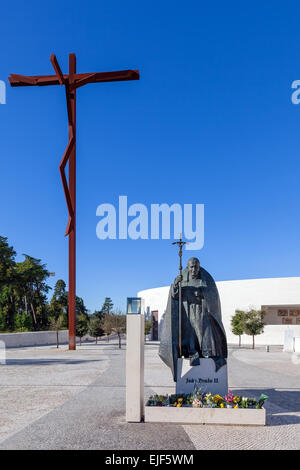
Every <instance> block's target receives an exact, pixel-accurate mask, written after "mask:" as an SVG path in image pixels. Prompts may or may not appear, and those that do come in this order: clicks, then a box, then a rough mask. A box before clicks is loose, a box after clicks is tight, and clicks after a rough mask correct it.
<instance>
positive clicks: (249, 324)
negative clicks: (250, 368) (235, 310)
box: [245, 308, 265, 349]
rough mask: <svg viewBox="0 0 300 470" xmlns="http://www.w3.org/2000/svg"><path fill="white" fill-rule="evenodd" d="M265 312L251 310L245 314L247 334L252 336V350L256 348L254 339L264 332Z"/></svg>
mask: <svg viewBox="0 0 300 470" xmlns="http://www.w3.org/2000/svg"><path fill="white" fill-rule="evenodd" d="M264 315H265V312H264V311H263V310H255V309H253V308H251V309H250V310H248V311H247V312H245V333H246V334H247V335H251V336H252V349H254V348H255V341H254V338H255V336H256V335H260V334H261V333H263V331H264V322H263V318H264Z"/></svg>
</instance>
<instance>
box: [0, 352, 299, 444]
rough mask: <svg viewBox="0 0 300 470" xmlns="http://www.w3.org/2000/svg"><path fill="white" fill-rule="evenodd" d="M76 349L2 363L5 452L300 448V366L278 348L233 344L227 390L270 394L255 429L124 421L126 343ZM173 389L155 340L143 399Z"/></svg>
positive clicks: (19, 355) (26, 355)
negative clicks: (268, 349)
mask: <svg viewBox="0 0 300 470" xmlns="http://www.w3.org/2000/svg"><path fill="white" fill-rule="evenodd" d="M71 353H72V354H69V352H68V351H60V352H54V350H51V351H50V350H49V348H48V349H47V348H42V349H39V348H36V349H35V351H33V350H32V349H30V348H29V349H26V352H24V351H22V350H19V352H18V353H15V352H14V353H13V354H12V356H10V357H9V358H8V359H10V360H11V362H10V361H9V362H8V364H7V366H0V394H1V393H2V395H1V396H0V398H2V399H1V402H0V403H2V413H3V412H4V408H5V413H7V414H6V417H7V420H5V422H4V423H3V425H2V442H1V443H0V449H107V450H108V449H112V450H122V449H126V450H132V449H146V450H172V449H174V450H193V449H199V450H200V449H207V450H210V449H300V367H299V365H297V364H295V363H293V362H292V357H291V355H290V356H289V355H288V354H286V353H283V352H282V351H281V350H280V349H279V350H273V351H272V355H273V356H272V357H271V356H270V355H269V356H267V354H270V353H266V352H265V351H264V349H263V348H257V349H256V350H254V351H252V350H250V349H246V348H244V349H242V350H238V349H237V348H230V355H229V359H228V371H229V386H230V388H231V389H232V390H233V391H234V392H235V393H238V394H244V395H247V396H256V397H258V396H259V394H260V393H261V392H264V393H266V394H267V395H268V396H269V400H267V402H266V411H267V426H265V427H251V428H249V427H239V426H218V425H213V426H212V425H184V426H182V425H177V424H173V425H172V424H154V423H126V421H125V375H124V374H125V349H124V345H123V348H122V349H121V350H119V349H118V348H117V345H116V343H109V344H100V345H97V346H96V345H95V344H87V345H83V346H82V348H81V349H80V348H78V350H77V351H75V352H71ZM73 353H74V354H73ZM66 358H67V359H66ZM274 363H275V364H276V367H274ZM2 367H5V368H4V369H2ZM56 387H57V390H56ZM26 390H27V392H26ZM174 390H175V387H174V384H173V382H172V377H171V373H170V371H169V369H168V368H167V367H166V366H165V365H164V364H163V363H162V361H161V360H160V359H159V357H158V345H157V344H151V343H148V344H147V345H146V348H145V396H146V397H148V396H149V395H150V394H152V393H154V392H157V393H173V392H174ZM24 391H25V395H26V393H27V395H26V396H25V395H24ZM39 391H40V393H39ZM47 391H48V394H47ZM10 393H11V398H9V394H10ZM23 396H24V399H23V402H22V397H23ZM37 396H38V397H39V398H38V400H36V401H34V398H35V399H36V397H37ZM18 401H19V403H18V405H17V409H16V411H15V410H14V408H15V406H16V402H18ZM4 404H5V406H3V405H4ZM0 429H1V428H0Z"/></svg>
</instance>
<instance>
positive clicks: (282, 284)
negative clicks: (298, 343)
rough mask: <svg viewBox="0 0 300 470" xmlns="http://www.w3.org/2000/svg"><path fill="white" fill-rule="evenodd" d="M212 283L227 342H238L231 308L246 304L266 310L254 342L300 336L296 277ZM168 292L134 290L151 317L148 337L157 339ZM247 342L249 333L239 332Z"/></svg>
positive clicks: (299, 291)
mask: <svg viewBox="0 0 300 470" xmlns="http://www.w3.org/2000/svg"><path fill="white" fill-rule="evenodd" d="M216 284H217V288H218V291H219V295H220V300H221V308H222V321H223V325H224V328H225V331H226V335H227V342H228V343H237V342H238V337H237V336H235V335H233V334H232V331H231V325H230V323H231V318H232V316H233V315H234V313H235V310H236V309H239V310H246V309H248V308H249V307H253V308H255V309H263V310H264V311H265V312H266V314H265V317H264V323H265V327H264V332H263V333H262V334H260V335H258V336H256V338H255V343H256V344H264V345H284V341H285V338H287V337H300V277H282V278H271V279H245V280H240V281H219V282H216ZM168 294H169V286H166V287H157V288H154V289H147V290H143V291H140V292H139V293H138V297H141V298H142V299H143V304H142V305H143V309H144V313H145V315H147V316H148V317H151V318H152V319H153V325H154V326H153V331H152V339H158V340H159V339H160V333H161V327H162V323H163V314H164V312H165V309H166V306H167V300H168ZM250 343H252V337H251V336H248V335H243V336H242V344H250Z"/></svg>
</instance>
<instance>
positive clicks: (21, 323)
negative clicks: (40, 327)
mask: <svg viewBox="0 0 300 470" xmlns="http://www.w3.org/2000/svg"><path fill="white" fill-rule="evenodd" d="M14 323H15V325H14V326H15V329H16V330H18V331H31V330H32V318H31V316H30V315H26V313H25V312H22V313H17V314H16V316H15V322H14Z"/></svg>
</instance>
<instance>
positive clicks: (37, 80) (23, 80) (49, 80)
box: [8, 70, 140, 88]
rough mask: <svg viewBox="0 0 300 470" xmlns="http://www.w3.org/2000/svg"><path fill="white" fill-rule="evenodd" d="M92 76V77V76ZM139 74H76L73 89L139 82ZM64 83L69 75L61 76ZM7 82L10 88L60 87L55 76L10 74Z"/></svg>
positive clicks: (135, 71) (136, 72)
mask: <svg viewBox="0 0 300 470" xmlns="http://www.w3.org/2000/svg"><path fill="white" fill-rule="evenodd" d="M92 75H93V76H92ZM139 78H140V74H139V71H138V70H121V71H119V72H96V73H93V74H91V73H76V74H75V75H74V76H73V79H74V86H75V88H77V87H76V85H77V83H78V85H79V86H82V85H81V84H80V82H81V83H82V84H85V83H84V82H85V80H86V83H101V82H122V81H127V80H139ZM63 79H64V81H68V80H69V75H63ZM8 81H9V83H10V84H11V86H12V87H16V86H35V85H38V86H46V85H60V84H61V83H60V81H59V79H58V77H57V75H35V76H31V77H27V76H23V75H17V74H14V73H12V74H11V75H10V77H8Z"/></svg>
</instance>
